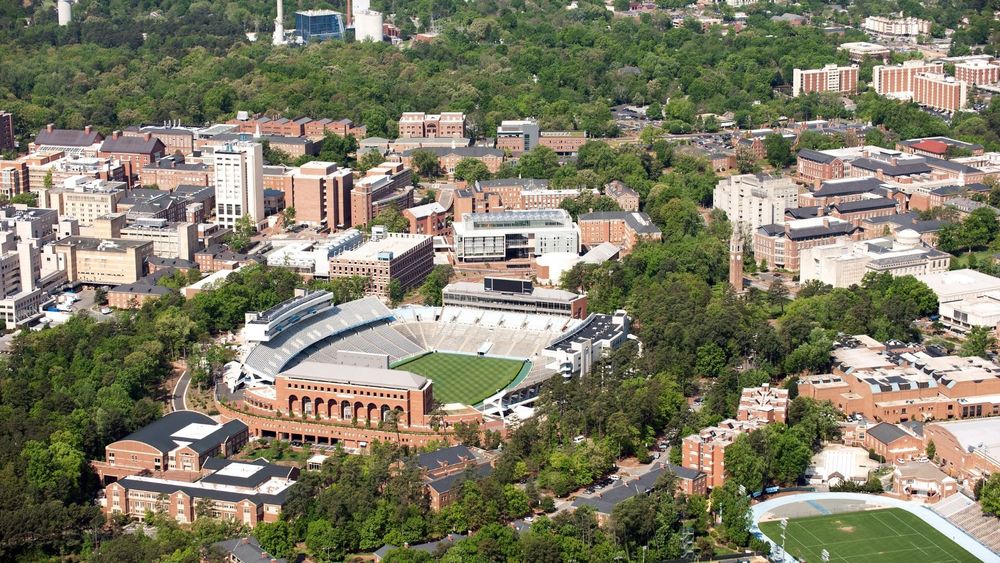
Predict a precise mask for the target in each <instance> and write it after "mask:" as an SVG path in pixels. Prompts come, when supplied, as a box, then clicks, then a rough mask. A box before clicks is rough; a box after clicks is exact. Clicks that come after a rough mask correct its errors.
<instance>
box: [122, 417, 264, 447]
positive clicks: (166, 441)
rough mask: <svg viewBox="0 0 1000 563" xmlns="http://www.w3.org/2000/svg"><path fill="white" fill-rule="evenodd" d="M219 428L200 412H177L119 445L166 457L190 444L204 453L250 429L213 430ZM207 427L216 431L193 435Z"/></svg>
mask: <svg viewBox="0 0 1000 563" xmlns="http://www.w3.org/2000/svg"><path fill="white" fill-rule="evenodd" d="M233 423H236V424H233ZM192 425H199V426H192ZM216 426H220V425H219V424H218V423H217V422H215V420H213V419H212V418H211V417H210V416H208V415H205V414H202V413H200V412H195V411H174V412H172V413H169V414H167V415H165V416H163V417H162V418H160V419H158V420H155V421H153V422H151V423H149V424H147V425H146V426H144V427H142V428H140V429H138V430H136V431H135V432H133V433H131V434H129V435H128V436H125V437H124V438H122V440H120V441H124V440H130V441H135V442H141V443H143V444H146V445H148V446H149V447H151V448H154V449H156V450H158V451H159V452H161V453H163V454H164V455H166V454H167V452H169V451H171V450H173V449H175V448H177V447H178V445H179V443H187V444H190V447H191V448H192V449H193V450H195V451H197V452H199V453H204V452H205V451H208V450H210V449H212V448H214V447H215V446H218V445H219V444H221V443H222V442H223V441H224V440H225V438H226V437H227V436H230V435H233V434H236V433H240V432H246V431H247V425H246V424H243V423H242V422H240V421H238V420H233V421H230V422H228V423H226V424H225V425H221V426H220V427H219V428H214V427H216ZM208 427H213V428H214V429H213V430H212V431H211V432H210V433H208V434H206V435H201V434H199V433H197V432H192V431H191V430H192V429H209V428H208ZM212 442H214V444H213V443H212Z"/></svg>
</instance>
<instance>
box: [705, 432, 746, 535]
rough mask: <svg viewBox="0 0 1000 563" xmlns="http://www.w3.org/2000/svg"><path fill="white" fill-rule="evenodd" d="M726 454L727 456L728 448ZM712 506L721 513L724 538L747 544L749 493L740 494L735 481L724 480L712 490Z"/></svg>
mask: <svg viewBox="0 0 1000 563" xmlns="http://www.w3.org/2000/svg"><path fill="white" fill-rule="evenodd" d="M730 447H732V446H730ZM726 454H727V457H728V454H729V451H728V448H727V449H726ZM712 507H713V509H714V510H715V511H716V512H719V513H721V516H722V528H723V535H724V536H725V537H726V539H728V540H729V541H731V542H733V543H735V544H736V545H747V544H748V543H749V541H750V497H749V494H741V493H740V491H739V484H737V483H736V482H734V481H726V483H725V484H724V485H723V486H721V487H716V488H715V489H713V490H712Z"/></svg>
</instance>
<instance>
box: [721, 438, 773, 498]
mask: <svg viewBox="0 0 1000 563" xmlns="http://www.w3.org/2000/svg"><path fill="white" fill-rule="evenodd" d="M725 458H726V459H725V462H726V474H727V475H728V476H729V478H728V480H727V481H726V484H727V485H728V484H729V483H734V484H735V485H737V486H739V485H743V487H744V489H745V490H746V492H747V494H750V493H752V492H754V491H759V490H761V489H762V488H763V487H764V476H765V469H766V465H765V461H764V459H763V458H762V457H761V456H760V455H759V454H758V453H757V452H756V451H754V449H753V446H752V445H751V444H750V436H749V435H748V434H740V435H739V436H738V437H737V438H736V440H735V441H733V443H732V444H730V445H729V447H727V448H726V455H725Z"/></svg>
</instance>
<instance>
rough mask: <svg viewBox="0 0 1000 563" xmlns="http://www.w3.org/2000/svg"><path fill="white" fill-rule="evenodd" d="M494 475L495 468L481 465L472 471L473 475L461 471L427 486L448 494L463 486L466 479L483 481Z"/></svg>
mask: <svg viewBox="0 0 1000 563" xmlns="http://www.w3.org/2000/svg"><path fill="white" fill-rule="evenodd" d="M492 473H493V467H492V466H491V465H490V464H488V463H481V464H479V465H477V466H475V467H474V468H473V469H472V475H469V474H468V472H466V471H459V472H458V473H452V474H451V475H446V476H444V477H440V478H438V479H434V480H433V481H428V482H427V486H428V487H430V488H432V489H434V490H435V491H437V492H438V493H439V494H440V493H446V492H448V491H450V490H452V489H454V488H455V487H457V486H458V485H460V484H462V482H463V481H465V480H466V479H469V478H472V479H482V478H484V477H487V476H489V475H490V474H492Z"/></svg>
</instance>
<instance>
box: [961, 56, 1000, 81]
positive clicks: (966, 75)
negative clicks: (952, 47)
mask: <svg viewBox="0 0 1000 563" xmlns="http://www.w3.org/2000/svg"><path fill="white" fill-rule="evenodd" d="M955 80H961V81H962V82H966V83H968V84H973V85H987V86H990V85H995V84H997V83H1000V61H984V60H981V59H980V60H973V61H966V62H961V63H956V64H955Z"/></svg>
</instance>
